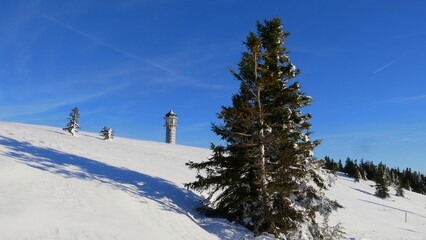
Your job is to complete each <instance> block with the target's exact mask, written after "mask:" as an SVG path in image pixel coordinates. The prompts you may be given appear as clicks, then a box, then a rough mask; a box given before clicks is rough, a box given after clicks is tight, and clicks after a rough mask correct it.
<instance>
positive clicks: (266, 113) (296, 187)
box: [186, 17, 339, 239]
mask: <svg viewBox="0 0 426 240" xmlns="http://www.w3.org/2000/svg"><path fill="white" fill-rule="evenodd" d="M288 35H289V34H288V33H286V32H284V31H283V30H282V25H281V20H280V19H279V18H278V17H276V18H274V19H272V20H270V21H264V22H263V23H259V22H258V24H257V33H254V32H250V34H249V36H248V37H247V40H246V41H245V42H244V44H245V45H246V47H247V51H246V52H244V53H243V54H242V59H241V61H240V62H239V64H238V67H239V71H238V72H236V71H233V70H231V72H232V74H233V75H234V76H235V78H236V79H238V80H239V81H241V85H240V89H239V92H238V93H237V94H235V95H234V96H233V97H232V106H230V107H222V111H221V112H220V113H219V114H218V118H219V119H221V120H222V121H223V123H221V124H217V125H216V124H213V127H212V128H213V131H214V132H215V133H216V134H217V135H219V136H221V138H222V139H223V140H224V141H226V144H225V145H218V146H215V145H212V151H213V155H212V157H211V158H210V159H209V160H207V161H204V162H200V163H195V162H189V163H188V164H187V165H188V166H189V168H191V169H197V170H198V174H197V180H196V181H194V182H192V183H188V184H186V186H187V187H188V188H192V189H196V190H200V191H203V190H208V191H209V193H210V196H211V197H210V198H208V201H209V202H207V201H206V202H205V203H206V204H207V205H208V206H209V207H211V208H209V210H207V209H205V210H207V211H208V213H211V214H218V215H221V216H225V217H227V218H228V219H230V220H233V221H237V222H239V223H242V224H244V225H245V226H247V227H248V228H250V229H252V230H253V231H254V232H255V233H257V234H258V233H261V232H268V233H272V234H274V235H275V236H277V237H281V238H283V239H299V238H309V239H313V238H315V239H320V238H321V236H322V233H323V231H322V230H323V229H322V228H321V227H320V226H319V224H318V216H322V217H328V214H330V212H331V211H332V210H333V209H336V208H337V207H339V205H338V203H337V202H334V201H330V200H329V199H327V198H326V197H325V196H324V194H323V193H322V192H321V189H323V188H325V184H324V182H323V179H322V178H321V176H320V174H319V164H318V161H317V160H316V159H314V158H313V153H312V150H313V149H314V147H316V146H317V145H319V143H320V142H319V141H312V140H310V138H309V135H310V134H311V132H310V131H309V129H310V127H311V124H310V123H309V122H308V121H309V119H310V118H311V114H302V112H301V110H300V109H301V108H303V107H306V106H308V105H309V104H310V103H311V101H312V98H311V97H309V96H306V95H305V94H304V93H302V92H301V91H300V89H301V87H300V85H299V83H298V82H297V81H292V79H293V78H294V77H296V76H297V75H298V74H299V72H300V71H299V70H298V69H296V67H295V66H294V65H293V64H292V63H291V62H290V59H289V57H288V56H287V53H288V51H287V48H286V47H285V45H284V42H285V39H286V38H287V36H288ZM318 213H319V214H318Z"/></svg>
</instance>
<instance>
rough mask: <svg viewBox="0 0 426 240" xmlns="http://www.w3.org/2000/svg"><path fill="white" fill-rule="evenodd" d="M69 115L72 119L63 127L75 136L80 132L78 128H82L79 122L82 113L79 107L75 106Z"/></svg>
mask: <svg viewBox="0 0 426 240" xmlns="http://www.w3.org/2000/svg"><path fill="white" fill-rule="evenodd" d="M69 116H70V117H69V118H67V119H68V120H70V121H69V122H68V123H67V127H66V128H62V129H63V130H64V131H66V132H69V133H71V135H72V136H75V134H76V133H78V129H79V128H80V125H79V124H78V119H79V117H80V114H79V113H78V108H77V107H75V108H73V109H72V110H71V113H70V115H69Z"/></svg>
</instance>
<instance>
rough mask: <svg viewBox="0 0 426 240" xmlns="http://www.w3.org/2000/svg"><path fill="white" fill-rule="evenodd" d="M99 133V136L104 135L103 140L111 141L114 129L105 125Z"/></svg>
mask: <svg viewBox="0 0 426 240" xmlns="http://www.w3.org/2000/svg"><path fill="white" fill-rule="evenodd" d="M100 133H101V135H100V136H102V137H104V140H109V141H111V140H112V139H113V138H114V131H113V130H112V129H111V128H107V127H106V126H105V127H104V128H102V130H101V132H100Z"/></svg>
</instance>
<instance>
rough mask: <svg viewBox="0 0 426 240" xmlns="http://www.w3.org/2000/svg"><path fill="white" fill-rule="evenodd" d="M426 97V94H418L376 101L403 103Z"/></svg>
mask: <svg viewBox="0 0 426 240" xmlns="http://www.w3.org/2000/svg"><path fill="white" fill-rule="evenodd" d="M424 99H426V94H424V95H417V96H409V97H397V98H389V99H385V100H381V101H377V102H375V103H403V102H412V101H420V100H424Z"/></svg>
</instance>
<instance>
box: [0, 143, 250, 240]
mask: <svg viewBox="0 0 426 240" xmlns="http://www.w3.org/2000/svg"><path fill="white" fill-rule="evenodd" d="M0 144H1V145H4V146H5V147H6V148H8V149H10V150H11V151H10V152H6V153H3V155H5V156H9V157H12V158H15V159H16V160H18V161H19V162H22V163H24V164H26V165H28V166H31V167H34V168H37V169H40V170H43V171H48V172H51V173H54V174H59V175H61V176H64V177H70V178H78V179H84V180H91V181H98V182H101V183H105V184H109V185H111V186H113V187H116V188H118V189H121V190H123V191H126V192H129V193H132V194H136V195H138V196H141V197H145V198H147V199H150V200H153V201H155V202H157V203H158V204H159V205H160V206H162V207H163V209H164V210H167V211H173V212H176V213H180V214H184V215H186V216H188V217H190V218H191V219H192V220H193V221H194V222H196V223H197V224H198V225H199V226H201V227H202V228H203V229H205V230H206V231H208V232H210V233H212V234H215V235H216V236H217V237H219V238H220V239H235V238H236V237H237V236H236V234H237V235H238V234H239V233H237V232H235V231H233V229H235V225H234V224H233V223H230V222H228V221H226V220H225V219H220V218H207V217H204V216H202V215H200V214H198V213H197V212H196V211H194V209H195V208H197V207H200V206H201V205H200V203H199V200H201V197H200V196H198V195H196V194H194V193H193V192H192V191H188V190H186V189H183V188H180V187H178V186H176V185H175V184H173V183H172V182H169V181H167V180H165V179H162V178H158V177H152V176H149V175H147V174H143V173H140V172H136V171H132V170H129V169H126V168H120V167H115V166H111V165H108V164H105V163H102V162H98V161H95V160H91V159H88V158H85V157H81V156H77V155H73V154H69V153H65V152H61V151H58V150H55V149H52V148H43V147H38V146H34V145H32V144H31V143H29V142H20V141H16V140H14V139H11V138H7V137H4V136H0ZM192 216H196V219H194V217H192ZM232 226H233V227H232ZM244 235H246V236H247V237H248V236H250V234H249V233H248V232H246V233H245V234H244ZM239 237H240V236H239Z"/></svg>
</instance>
